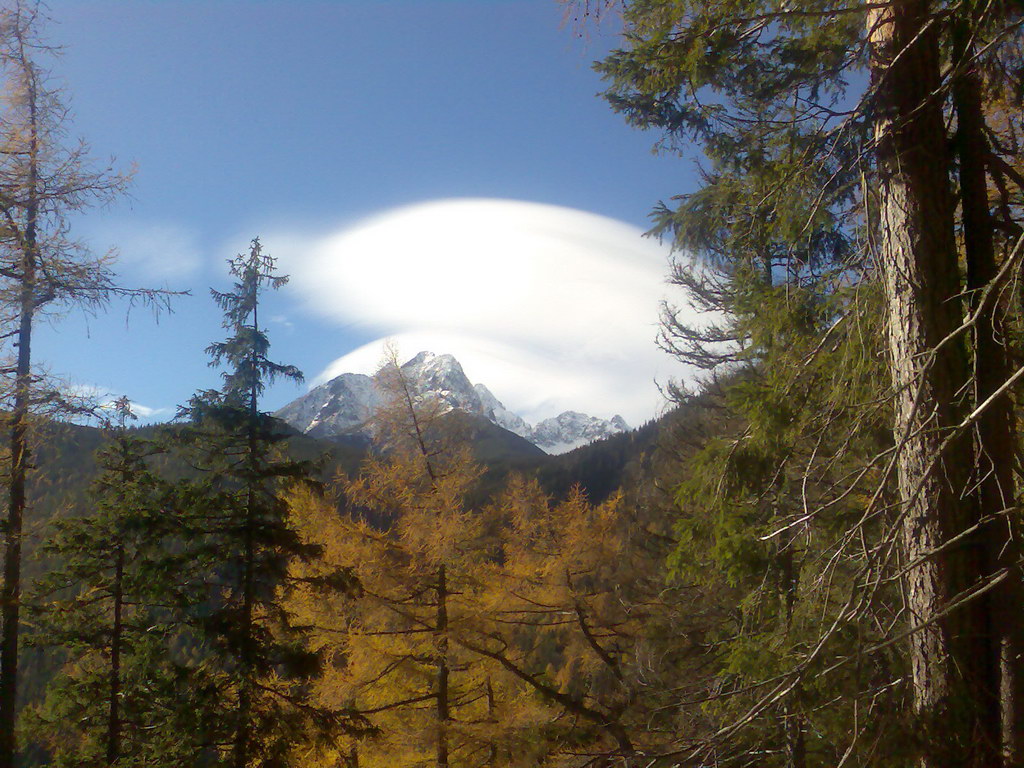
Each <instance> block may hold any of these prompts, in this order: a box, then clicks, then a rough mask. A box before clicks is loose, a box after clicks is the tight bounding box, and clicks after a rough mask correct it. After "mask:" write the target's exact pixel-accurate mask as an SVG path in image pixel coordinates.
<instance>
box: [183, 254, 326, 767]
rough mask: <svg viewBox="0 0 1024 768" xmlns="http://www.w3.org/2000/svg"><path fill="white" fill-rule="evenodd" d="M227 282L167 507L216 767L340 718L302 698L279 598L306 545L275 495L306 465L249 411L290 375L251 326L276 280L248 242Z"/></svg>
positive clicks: (307, 473) (304, 668)
mask: <svg viewBox="0 0 1024 768" xmlns="http://www.w3.org/2000/svg"><path fill="white" fill-rule="evenodd" d="M230 266H231V273H232V275H233V276H234V277H235V278H236V282H235V285H234V288H233V290H232V291H230V292H227V293H221V292H218V291H213V297H214V299H215V301H216V302H217V304H218V305H219V306H220V307H221V308H222V309H223V310H224V317H225V320H224V327H225V328H226V329H227V330H228V333H229V336H228V338H227V339H226V340H225V341H223V342H218V343H215V344H211V345H210V347H209V348H208V349H207V352H208V353H209V354H210V357H211V359H212V361H211V365H224V366H225V367H226V368H227V370H226V371H225V373H224V376H223V378H224V385H223V387H222V388H221V389H220V390H219V391H205V392H201V393H199V394H198V395H196V396H195V397H193V398H192V400H191V401H190V402H189V404H188V406H187V407H185V408H183V409H182V411H181V416H182V417H183V418H187V419H188V423H187V424H186V425H184V426H183V427H182V428H181V429H180V430H178V431H177V433H176V437H175V442H176V454H177V456H178V458H179V459H180V460H182V461H184V462H185V463H186V464H187V465H188V466H189V467H190V468H191V470H193V471H194V472H195V475H196V479H194V480H188V481H186V482H184V483H182V485H181V487H180V489H179V498H178V505H179V507H180V509H181V510H182V520H183V524H184V525H185V526H186V528H187V537H186V541H185V552H186V554H187V556H188V558H189V561H190V564H191V568H192V569H193V571H192V576H191V581H192V582H193V583H197V584H201V585H202V593H201V594H200V595H197V598H198V599H196V600H195V602H194V603H193V605H192V607H191V608H190V610H189V618H188V620H189V625H190V627H191V629H192V631H193V632H194V633H195V636H196V638H197V640H198V642H199V644H200V652H201V658H202V662H201V669H202V670H203V671H204V673H205V674H206V675H207V677H208V679H209V680H210V681H212V685H213V686H214V687H215V690H216V695H215V696H214V697H213V699H212V701H213V703H214V706H215V711H214V712H212V713H211V718H210V722H212V723H216V726H217V727H216V729H215V730H214V732H212V733H210V734H208V741H209V744H210V745H211V746H212V747H213V748H214V751H215V753H216V764H217V765H231V766H234V768H246V767H247V766H277V765H283V761H284V759H285V755H286V753H287V750H288V749H289V747H290V745H291V744H292V742H293V741H294V739H295V738H296V737H297V734H299V733H303V732H304V731H305V730H306V729H308V728H310V727H328V726H337V725H338V724H339V722H340V718H336V717H333V715H332V713H328V712H320V711H317V710H314V709H312V708H310V707H307V706H305V705H304V704H303V702H302V698H301V691H300V690H299V688H298V687H297V686H300V685H301V682H302V680H303V679H304V678H306V677H308V676H309V675H310V674H311V673H312V672H314V671H315V669H316V664H317V659H316V657H315V656H314V655H312V654H311V653H309V652H307V651H306V650H305V649H304V646H303V643H302V635H301V631H300V630H298V629H297V628H295V627H292V626H290V625H289V623H288V620H287V616H286V614H285V612H284V611H283V610H282V609H281V607H280V591H281V590H282V589H285V588H286V587H287V584H286V576H287V571H288V565H289V563H290V562H291V561H292V560H293V559H294V558H306V557H310V556H312V555H314V554H315V552H314V551H312V550H311V549H310V548H309V547H307V546H304V545H303V544H302V543H301V542H300V540H299V538H298V537H297V536H296V534H295V532H294V531H293V530H292V528H291V527H290V526H289V524H288V522H287V514H286V513H287V510H286V507H285V504H284V502H283V501H282V498H281V493H282V492H283V491H284V490H285V489H286V488H287V487H288V486H289V485H290V484H293V483H298V482H313V477H314V473H315V468H314V465H313V464H312V463H311V462H309V461H303V460H296V459H292V458H289V457H288V455H287V453H286V451H285V450H284V445H283V444H284V441H285V440H286V439H287V438H288V436H289V432H288V431H286V430H284V429H282V428H281V425H280V424H279V422H277V421H276V420H275V419H273V418H272V417H271V416H270V415H268V414H266V413H263V412H261V411H260V410H259V396H260V394H261V393H262V391H263V389H264V387H265V386H266V384H267V382H269V381H271V380H273V379H274V378H276V377H279V376H280V377H284V378H289V379H293V380H301V373H300V372H299V371H298V370H297V369H296V368H294V367H293V366H288V365H281V364H278V363H275V362H273V361H271V360H270V359H269V358H268V357H267V353H268V350H269V341H268V339H267V337H266V335H265V333H264V332H263V331H262V329H261V328H260V325H259V306H260V305H259V298H260V295H261V293H262V291H263V290H265V289H266V288H268V287H269V288H278V287H280V286H281V285H283V284H284V282H285V281H286V278H284V277H280V276H277V275H276V274H275V273H274V260H273V259H272V258H271V257H269V256H267V255H266V254H264V253H263V252H262V249H261V247H260V244H259V241H258V240H254V241H253V242H252V247H251V249H250V251H249V253H248V254H246V255H242V256H238V257H236V258H235V259H232V260H231V262H230Z"/></svg>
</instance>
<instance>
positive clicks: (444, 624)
mask: <svg viewBox="0 0 1024 768" xmlns="http://www.w3.org/2000/svg"><path fill="white" fill-rule="evenodd" d="M450 718H451V712H450V711H449V706H448V583H447V573H446V569H445V567H444V565H441V566H440V567H439V568H438V569H437V768H448V721H449V719H450Z"/></svg>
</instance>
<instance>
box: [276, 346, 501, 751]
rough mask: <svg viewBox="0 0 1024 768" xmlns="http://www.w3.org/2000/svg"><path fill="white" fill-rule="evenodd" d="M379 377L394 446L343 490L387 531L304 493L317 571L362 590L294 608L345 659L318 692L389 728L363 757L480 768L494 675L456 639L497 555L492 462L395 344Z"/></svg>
mask: <svg viewBox="0 0 1024 768" xmlns="http://www.w3.org/2000/svg"><path fill="white" fill-rule="evenodd" d="M375 384H376V386H377V387H378V388H379V390H380V391H381V392H382V394H383V399H384V405H383V406H382V407H381V408H380V410H379V411H378V412H377V414H376V416H375V418H374V429H375V433H376V439H377V442H378V444H379V445H380V446H382V447H383V448H385V449H386V451H387V454H386V457H384V458H371V459H369V460H368V461H367V462H366V463H365V465H364V467H363V470H362V472H361V473H360V475H359V476H358V477H357V478H356V479H355V480H352V481H345V480H344V479H342V490H343V493H344V495H345V498H346V501H347V503H348V504H350V505H351V506H352V508H353V509H354V510H363V511H364V512H365V514H366V516H367V517H371V516H372V519H373V520H375V521H382V522H383V524H384V525H385V526H386V528H385V530H378V529H377V528H375V527H374V526H373V525H371V524H369V523H368V522H366V520H365V519H360V518H359V516H356V517H354V518H352V519H345V518H341V519H338V518H336V516H335V515H334V514H333V509H334V507H333V506H332V505H325V504H324V502H322V501H317V500H315V499H313V498H312V497H310V496H309V495H308V494H307V495H306V496H301V497H296V498H295V499H294V500H293V515H294V516H295V519H296V521H297V524H298V525H299V526H300V528H301V530H302V532H303V536H304V537H305V538H306V539H307V540H308V541H310V542H311V543H316V544H318V545H320V546H322V547H323V548H324V553H325V560H324V562H323V563H321V564H320V565H318V566H314V567H313V568H314V569H313V571H309V570H304V571H303V572H302V573H303V576H304V577H305V578H310V577H313V578H316V577H318V576H319V575H320V573H319V571H318V570H317V569H322V568H327V569H328V572H330V571H332V570H337V569H340V568H346V567H348V568H351V570H352V576H353V577H354V579H355V580H356V581H357V582H358V585H359V587H358V596H357V597H354V598H352V597H350V596H347V595H345V594H343V595H342V596H341V597H340V598H335V599H334V600H333V601H332V602H330V603H326V602H324V600H325V598H324V597H323V596H321V595H318V594H317V593H315V592H310V591H309V589H307V590H305V592H304V593H296V594H295V595H294V596H293V600H292V606H293V610H294V611H296V613H297V615H298V616H299V617H300V619H299V620H301V621H303V622H305V623H308V624H311V625H313V626H315V627H317V628H319V633H318V634H319V640H318V643H317V647H318V649H319V650H320V652H321V653H323V654H326V655H328V656H330V657H331V658H333V659H335V663H334V664H326V665H325V670H324V675H323V677H322V679H321V680H320V681H318V683H317V696H318V698H319V699H320V700H321V701H323V702H324V703H326V704H327V705H329V706H331V707H336V708H342V707H350V708H353V709H354V710H356V711H357V712H359V713H360V714H361V715H363V716H365V717H366V718H367V719H368V721H369V722H370V723H372V724H373V726H374V729H375V731H376V732H377V735H376V736H375V737H374V738H372V739H363V740H362V741H361V742H360V741H358V740H357V741H355V742H353V743H352V745H351V746H350V747H349V749H350V750H355V752H352V753H351V754H356V753H358V756H359V757H358V759H359V764H360V765H363V766H367V765H369V766H374V765H380V766H385V765H395V766H399V765H419V764H423V763H429V764H432V765H436V766H438V768H448V766H462V765H471V764H473V761H474V760H476V759H478V756H479V754H480V750H482V749H486V747H485V746H484V745H482V744H481V742H480V741H479V737H478V734H477V730H478V729H477V728H476V727H475V726H474V725H473V724H474V723H476V722H478V721H481V720H483V719H486V712H487V704H486V702H487V694H486V681H485V680H484V679H481V677H480V676H479V675H478V674H476V673H477V672H479V668H476V669H474V668H472V667H471V665H469V663H468V660H467V657H466V654H465V652H464V651H461V650H460V649H459V648H458V647H456V646H455V645H453V643H452V636H453V633H455V632H457V631H458V627H459V626H460V625H461V624H462V622H464V621H466V620H467V616H468V615H469V614H470V613H472V610H473V609H472V607H471V606H472V605H473V603H474V596H475V595H477V594H478V593H479V586H478V584H477V583H476V579H477V578H478V577H479V570H480V567H481V565H482V562H483V559H484V556H485V554H486V551H485V549H484V547H485V538H484V533H485V531H484V529H483V521H482V518H481V517H480V516H479V515H477V514H475V513H474V511H473V510H471V509H469V508H468V507H467V506H466V497H467V495H468V493H469V491H470V490H471V489H472V487H473V486H474V485H475V483H476V480H477V479H478V476H479V472H480V470H479V468H477V467H476V466H475V465H474V464H473V463H472V461H471V460H470V458H469V455H468V452H467V451H466V450H465V449H464V448H460V447H459V446H458V444H457V442H456V441H455V440H454V439H453V438H452V436H451V435H450V434H448V432H447V430H446V428H445V425H444V424H442V417H443V415H444V408H443V405H442V404H441V403H438V402H436V401H434V400H432V399H431V398H430V397H429V396H424V395H423V394H422V393H420V392H418V391H417V390H416V388H415V386H414V384H413V382H411V381H410V380H409V378H408V376H407V375H406V373H405V372H404V371H403V370H402V368H401V367H400V366H399V365H398V361H397V358H396V355H395V352H394V351H393V350H392V351H391V352H390V355H389V357H388V358H387V359H386V360H385V362H384V364H383V365H382V366H381V368H380V370H379V371H378V372H377V375H376V377H375ZM325 608H326V610H325Z"/></svg>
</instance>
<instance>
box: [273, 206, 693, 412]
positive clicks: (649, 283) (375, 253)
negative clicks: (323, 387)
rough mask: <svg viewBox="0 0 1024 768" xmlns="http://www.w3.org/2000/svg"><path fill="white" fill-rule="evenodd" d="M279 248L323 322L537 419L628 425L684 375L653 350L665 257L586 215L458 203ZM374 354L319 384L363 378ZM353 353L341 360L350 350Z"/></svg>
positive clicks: (334, 367)
mask: <svg viewBox="0 0 1024 768" xmlns="http://www.w3.org/2000/svg"><path fill="white" fill-rule="evenodd" d="M280 242H281V243H282V244H283V245H285V248H284V249H282V248H281V246H280V245H276V246H275V252H276V253H278V254H282V255H283V256H284V260H285V262H286V264H285V267H286V271H288V272H290V273H291V274H292V286H293V290H295V291H297V292H298V293H299V294H300V295H301V298H302V300H303V302H304V303H305V304H306V306H309V307H311V308H312V309H313V310H314V311H316V312H317V313H319V314H321V315H323V316H326V317H329V318H333V319H335V320H336V321H337V322H338V323H339V324H344V325H346V326H351V325H352V324H359V325H361V326H362V327H364V328H366V329H368V330H371V331H372V332H374V334H375V335H377V336H379V337H380V338H382V339H383V338H385V337H390V338H394V339H395V340H396V341H397V343H398V345H399V347H400V348H401V350H402V352H403V353H404V354H407V355H408V356H410V357H411V356H412V355H414V354H415V353H416V352H419V351H420V350H422V349H429V350H431V351H433V352H437V353H439V354H440V353H450V354H453V355H455V357H456V358H457V359H458V360H459V361H460V362H461V363H462V365H463V367H464V368H465V370H466V373H467V375H468V376H469V377H470V379H472V380H473V381H474V382H482V383H484V384H486V385H487V386H488V387H490V388H491V389H492V390H493V391H494V394H495V395H496V396H497V397H498V398H499V399H501V400H503V401H504V403H505V405H506V406H507V407H509V408H511V409H513V410H515V411H517V412H519V413H521V414H522V415H523V416H524V417H525V418H527V419H528V420H538V419H540V418H545V417H548V416H552V415H555V414H556V413H558V412H560V411H561V410H566V409H570V408H571V409H575V410H582V411H586V412H587V413H590V414H592V415H595V416H601V417H604V418H607V417H610V416H611V415H613V414H614V413H621V414H622V415H623V416H624V417H625V418H626V419H627V420H629V421H630V422H631V423H634V424H635V423H639V422H641V421H643V420H645V419H647V418H650V417H651V416H654V415H655V413H656V412H657V410H658V408H659V406H660V395H659V393H658V390H657V387H656V386H655V383H654V381H655V379H656V378H657V379H659V380H662V381H663V380H665V379H667V378H668V377H670V376H679V375H680V374H682V373H684V371H682V370H681V369H680V368H679V366H678V364H675V363H674V362H673V361H672V360H670V359H668V358H667V357H666V356H665V355H664V354H663V353H661V352H660V351H659V350H658V349H657V348H656V346H655V343H654V339H655V336H656V333H657V320H658V308H659V303H660V302H661V301H662V300H663V299H664V298H669V299H672V300H673V301H674V302H675V303H679V298H680V297H678V296H676V297H673V296H668V295H667V294H666V286H665V283H664V275H665V273H666V271H667V260H668V249H667V247H665V246H663V245H661V244H660V243H658V242H656V241H653V240H651V239H649V238H644V237H643V236H642V232H641V231H640V230H639V229H637V228H636V227H632V226H630V225H628V224H624V223H622V222H619V221H615V220H613V219H609V218H606V217H603V216H597V215H595V214H591V213H586V212H584V211H578V210H573V209H570V208H561V207H557V206H551V205H541V204H537V203H526V202H518V201H509V200H487V199H456V200H439V201H434V202H428V203H422V204H418V205H411V206H407V207H403V208H398V209H395V210H391V211H387V212H384V213H382V214H380V215H378V216H374V217H372V218H369V219H366V220H364V221H362V222H359V223H357V224H356V225H354V226H351V227H349V228H347V229H344V230H342V231H339V232H335V233H331V234H328V235H326V236H323V237H319V238H315V239H312V240H306V241H304V242H301V243H300V242H299V239H298V238H295V237H287V236H285V237H282V238H281V239H280ZM379 348H380V345H379V344H378V343H374V344H371V345H367V346H366V347H364V348H361V349H359V350H355V351H353V352H351V353H349V354H347V355H345V356H344V357H341V358H339V359H338V360H336V361H335V362H334V363H333V364H331V365H330V366H329V367H328V368H327V369H326V370H325V371H324V372H322V373H321V374H320V376H319V377H317V380H318V381H323V380H325V379H327V378H330V377H332V376H334V375H337V374H339V373H342V372H345V371H360V372H365V371H366V369H367V368H372V365H373V363H375V362H376V361H377V360H378V359H379V356H380V355H379ZM344 351H345V350H339V352H344Z"/></svg>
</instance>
